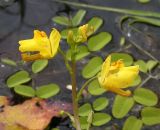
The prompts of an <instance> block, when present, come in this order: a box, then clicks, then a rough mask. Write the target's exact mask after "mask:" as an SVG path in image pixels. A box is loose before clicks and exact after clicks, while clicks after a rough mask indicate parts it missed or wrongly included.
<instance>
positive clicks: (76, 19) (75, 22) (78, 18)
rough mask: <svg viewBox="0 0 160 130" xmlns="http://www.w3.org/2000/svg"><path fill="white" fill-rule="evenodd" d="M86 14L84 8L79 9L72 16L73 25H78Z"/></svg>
mask: <svg viewBox="0 0 160 130" xmlns="http://www.w3.org/2000/svg"><path fill="white" fill-rule="evenodd" d="M85 14H86V11H85V10H82V9H81V10H79V11H78V12H77V13H76V15H75V16H74V17H73V18H72V24H73V26H78V25H79V24H80V23H81V22H82V20H83V18H84V16H85Z"/></svg>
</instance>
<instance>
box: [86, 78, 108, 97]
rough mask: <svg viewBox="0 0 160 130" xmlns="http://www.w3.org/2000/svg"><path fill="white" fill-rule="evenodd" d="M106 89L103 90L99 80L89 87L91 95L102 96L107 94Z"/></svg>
mask: <svg viewBox="0 0 160 130" xmlns="http://www.w3.org/2000/svg"><path fill="white" fill-rule="evenodd" d="M106 91H107V90H105V89H104V88H102V87H101V86H100V84H99V82H98V80H97V79H95V80H93V81H92V82H91V83H90V84H89V85H88V92H89V93H90V94H91V95H95V96H97V95H102V94H103V93H104V92H106Z"/></svg>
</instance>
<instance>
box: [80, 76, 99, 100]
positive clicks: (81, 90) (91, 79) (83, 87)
mask: <svg viewBox="0 0 160 130" xmlns="http://www.w3.org/2000/svg"><path fill="white" fill-rule="evenodd" d="M96 78H97V76H94V77H92V78H90V79H89V80H87V81H86V82H85V83H84V84H83V86H82V87H81V89H80V90H79V92H78V95H77V101H79V99H80V97H81V95H82V93H83V90H84V89H85V88H86V87H87V86H88V84H89V83H90V82H91V81H93V80H94V79H96Z"/></svg>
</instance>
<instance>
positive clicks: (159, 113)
mask: <svg viewBox="0 0 160 130" xmlns="http://www.w3.org/2000/svg"><path fill="white" fill-rule="evenodd" d="M141 116H142V121H143V123H144V124H145V125H156V124H160V109H159V108H155V107H145V108H143V109H142V112H141Z"/></svg>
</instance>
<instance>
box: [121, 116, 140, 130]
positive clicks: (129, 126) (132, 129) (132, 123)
mask: <svg viewBox="0 0 160 130" xmlns="http://www.w3.org/2000/svg"><path fill="white" fill-rule="evenodd" d="M142 125H143V123H142V121H141V120H139V119H137V118H136V117H135V116H130V117H128V118H127V120H126V121H125V123H124V125H123V129H122V130H141V128H142Z"/></svg>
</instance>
